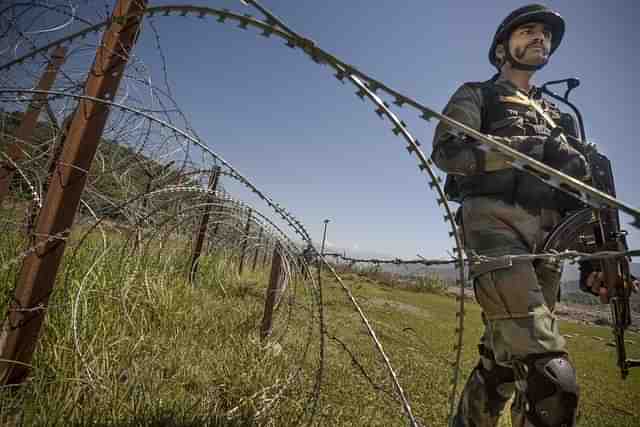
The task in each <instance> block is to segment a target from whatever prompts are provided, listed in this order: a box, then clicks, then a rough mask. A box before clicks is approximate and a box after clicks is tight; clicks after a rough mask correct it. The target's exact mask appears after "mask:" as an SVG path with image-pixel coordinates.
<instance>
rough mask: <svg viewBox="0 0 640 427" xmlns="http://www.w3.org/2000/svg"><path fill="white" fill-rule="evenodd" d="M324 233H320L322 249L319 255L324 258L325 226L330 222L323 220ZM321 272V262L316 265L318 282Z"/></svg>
mask: <svg viewBox="0 0 640 427" xmlns="http://www.w3.org/2000/svg"><path fill="white" fill-rule="evenodd" d="M323 222H324V231H323V232H322V247H321V248H320V255H322V257H324V243H325V242H326V241H327V224H329V222H330V220H328V219H325V220H324V221H323ZM321 271H322V261H320V263H319V264H318V281H319V280H320V272H321Z"/></svg>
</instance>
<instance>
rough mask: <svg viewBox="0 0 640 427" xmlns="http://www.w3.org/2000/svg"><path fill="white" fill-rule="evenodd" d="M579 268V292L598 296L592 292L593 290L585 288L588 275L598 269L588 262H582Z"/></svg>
mask: <svg viewBox="0 0 640 427" xmlns="http://www.w3.org/2000/svg"><path fill="white" fill-rule="evenodd" d="M579 266H580V281H579V286H580V290H581V291H583V292H587V293H589V294H591V295H595V296H600V294H598V293H596V292H594V291H593V289H591V288H590V287H589V286H587V279H588V278H589V275H590V274H591V273H593V272H594V271H599V269H598V270H596V269H595V268H594V267H593V264H592V263H591V262H590V261H582V262H580V263H579Z"/></svg>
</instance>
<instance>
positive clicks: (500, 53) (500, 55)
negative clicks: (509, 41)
mask: <svg viewBox="0 0 640 427" xmlns="http://www.w3.org/2000/svg"><path fill="white" fill-rule="evenodd" d="M505 54H506V51H505V50H504V44H502V43H500V44H498V45H496V59H497V60H498V65H499V66H502V65H503V64H504V57H505Z"/></svg>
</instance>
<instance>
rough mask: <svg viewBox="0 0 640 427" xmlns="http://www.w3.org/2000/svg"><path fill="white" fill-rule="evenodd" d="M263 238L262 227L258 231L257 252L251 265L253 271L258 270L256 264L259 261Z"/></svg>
mask: <svg viewBox="0 0 640 427" xmlns="http://www.w3.org/2000/svg"><path fill="white" fill-rule="evenodd" d="M261 238H262V227H260V231H259V232H258V240H257V243H256V253H255V254H254V255H253V265H252V266H251V271H256V264H257V263H258V255H260V239H261Z"/></svg>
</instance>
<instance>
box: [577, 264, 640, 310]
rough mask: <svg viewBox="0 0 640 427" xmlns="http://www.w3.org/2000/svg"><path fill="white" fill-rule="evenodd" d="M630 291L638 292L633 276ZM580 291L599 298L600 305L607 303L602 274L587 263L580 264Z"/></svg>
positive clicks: (607, 296)
mask: <svg viewBox="0 0 640 427" xmlns="http://www.w3.org/2000/svg"><path fill="white" fill-rule="evenodd" d="M631 280H632V284H631V290H632V291H633V292H638V290H639V289H640V282H639V281H638V279H636V278H635V277H634V276H633V275H632V276H631ZM579 285H580V290H581V291H583V292H587V293H589V294H591V295H595V296H597V297H599V298H600V302H601V303H602V304H607V303H609V289H608V288H607V286H606V285H605V283H604V273H603V272H602V271H600V270H599V269H596V268H594V267H593V264H592V263H591V262H589V261H583V262H581V263H580V282H579Z"/></svg>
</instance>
